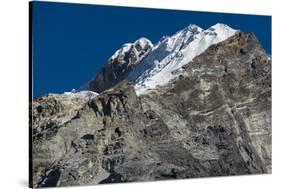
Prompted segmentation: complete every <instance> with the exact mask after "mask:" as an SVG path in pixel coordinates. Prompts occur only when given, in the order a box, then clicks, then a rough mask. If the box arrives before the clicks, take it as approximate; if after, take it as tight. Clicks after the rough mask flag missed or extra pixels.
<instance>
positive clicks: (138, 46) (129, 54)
mask: <svg viewBox="0 0 281 189" xmlns="http://www.w3.org/2000/svg"><path fill="white" fill-rule="evenodd" d="M152 47H153V45H152V44H151V42H150V41H149V40H148V39H146V38H140V39H138V40H137V41H135V42H134V43H132V44H131V43H127V44H125V45H123V47H122V48H121V49H119V50H118V51H117V52H116V53H115V54H114V55H113V56H112V57H111V58H109V60H108V62H107V64H106V66H105V67H104V68H103V69H102V70H101V71H100V72H99V73H98V75H97V76H96V77H95V79H94V80H92V81H90V82H89V83H88V84H87V86H86V87H85V88H86V89H89V90H92V91H95V92H102V91H104V90H106V89H109V88H111V87H113V86H114V85H115V84H117V83H118V82H120V81H122V80H124V79H125V78H126V77H127V75H128V74H129V72H130V71H131V70H132V69H133V68H134V67H135V66H136V65H137V64H138V63H139V62H140V61H141V60H142V59H143V58H144V57H146V55H147V54H148V53H149V52H150V50H151V48H152Z"/></svg>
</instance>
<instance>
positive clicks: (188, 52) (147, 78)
mask: <svg viewBox="0 0 281 189" xmlns="http://www.w3.org/2000/svg"><path fill="white" fill-rule="evenodd" d="M235 32H236V30H234V29H232V28H230V27H229V26H227V25H224V24H216V25H214V26H212V27H210V28H209V29H207V30H203V29H202V28H199V27H198V26H196V25H190V26H188V27H187V28H185V29H183V30H181V31H179V32H177V33H176V34H175V35H173V36H171V37H166V38H165V39H163V40H162V41H161V42H159V43H158V44H157V45H156V46H155V47H154V48H153V49H152V52H151V53H150V54H149V55H148V56H147V57H146V58H145V59H144V60H143V61H142V63H140V64H139V65H138V66H137V67H136V68H135V69H134V70H132V72H130V74H129V76H128V80H130V81H133V82H135V85H136V86H135V87H136V90H137V93H138V94H142V93H145V92H146V91H147V90H148V89H153V88H155V87H157V86H158V85H160V86H161V85H165V84H168V82H169V81H170V80H172V79H174V78H175V77H176V76H175V75H173V74H172V72H173V71H174V70H176V69H178V68H180V67H182V66H183V65H184V64H187V63H188V62H189V61H191V60H192V59H193V58H194V57H195V56H197V55H199V54H201V53H202V52H203V51H204V50H205V49H207V48H208V47H209V46H211V45H213V44H216V43H218V42H221V41H223V40H225V39H227V38H229V37H231V36H232V35H234V34H235ZM163 52H164V53H163ZM165 52H166V53H165ZM155 55H156V56H155ZM159 55H161V56H159Z"/></svg>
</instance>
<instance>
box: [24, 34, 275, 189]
mask: <svg viewBox="0 0 281 189" xmlns="http://www.w3.org/2000/svg"><path fill="white" fill-rule="evenodd" d="M110 69H111V68H110ZM111 73H112V72H111V71H109V72H108V77H109V75H111ZM175 74H178V75H179V76H178V78H176V79H175V80H174V81H173V82H172V83H170V84H168V85H166V86H162V87H158V88H156V89H154V90H151V91H150V93H148V94H145V95H141V96H137V95H136V92H135V90H134V86H133V84H131V83H129V82H126V81H121V80H122V79H118V82H117V81H116V82H115V81H114V82H113V83H110V84H109V85H107V86H106V87H105V88H104V89H107V88H110V89H109V90H103V89H102V88H100V91H102V93H100V94H99V95H98V96H96V97H95V98H93V99H84V98H82V97H79V96H77V97H74V96H71V95H48V96H44V97H41V98H39V99H36V100H34V101H33V102H32V107H31V108H32V115H31V119H32V121H33V124H32V125H30V128H31V130H32V131H33V135H32V137H33V141H32V144H33V146H32V152H33V162H32V163H33V170H32V172H33V186H34V187H47V186H70V185H80V184H99V183H115V182H132V181H152V180H163V179H178V178H194V177H208V176H226V175H243V174H262V173H271V57H270V56H268V55H267V54H266V53H265V51H264V50H263V49H262V47H261V46H260V44H259V42H258V40H257V39H256V37H255V36H254V35H253V34H244V33H241V32H238V33H237V34H235V35H234V36H233V37H231V38H229V39H227V40H226V41H223V42H221V43H218V44H217V45H213V46H210V47H209V48H208V49H207V50H206V51H205V52H203V53H202V54H201V55H199V56H197V57H196V58H194V59H193V61H192V62H189V63H188V64H186V65H185V66H183V67H182V68H180V69H179V70H176V71H175ZM98 77H100V76H97V78H98ZM106 77H107V76H106ZM97 80H99V79H97ZM97 80H95V81H96V82H97V83H99V81H97ZM101 80H103V79H101ZM120 81H121V82H120ZM95 88H96V87H95Z"/></svg>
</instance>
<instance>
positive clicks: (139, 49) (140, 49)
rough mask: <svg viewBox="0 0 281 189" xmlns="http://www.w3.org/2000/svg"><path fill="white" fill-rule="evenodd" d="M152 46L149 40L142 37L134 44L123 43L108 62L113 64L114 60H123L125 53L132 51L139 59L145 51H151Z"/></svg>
mask: <svg viewBox="0 0 281 189" xmlns="http://www.w3.org/2000/svg"><path fill="white" fill-rule="evenodd" d="M152 47H153V44H152V43H151V41H150V40H148V39H146V38H144V37H142V38H140V39H138V40H136V41H135V42H134V43H125V44H124V45H123V46H122V47H121V48H120V49H119V50H117V51H116V52H115V53H114V54H113V55H112V56H111V57H110V58H109V61H110V62H113V61H114V60H115V59H118V58H123V57H124V56H125V55H126V54H127V53H130V52H131V51H133V52H134V53H135V54H136V55H137V56H138V55H140V56H139V57H140V58H141V57H142V56H143V55H144V54H145V52H144V51H146V50H147V49H151V48H152Z"/></svg>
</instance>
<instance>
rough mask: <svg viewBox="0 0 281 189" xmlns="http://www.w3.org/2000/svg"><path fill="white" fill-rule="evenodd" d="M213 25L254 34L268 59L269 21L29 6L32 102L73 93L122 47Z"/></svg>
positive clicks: (186, 13)
mask: <svg viewBox="0 0 281 189" xmlns="http://www.w3.org/2000/svg"><path fill="white" fill-rule="evenodd" d="M187 8H188V7H187ZM218 22H220V23H225V24H227V25H229V26H231V27H232V28H235V29H240V30H241V31H243V32H254V33H255V34H256V36H257V37H258V39H259V40H260V42H261V44H262V46H263V47H264V48H265V50H266V51H267V52H268V53H269V54H271V17H269V16H255V15H238V14H221V13H207V12H193V11H177V10H161V9H143V8H128V7H113V6H96V5H83V4H66V3H49V2H34V8H33V49H34V51H33V52H34V54H33V60H34V61H33V69H34V70H33V76H34V77H33V81H34V82H33V84H34V86H33V87H34V88H33V96H34V97H35V98H36V97H38V96H42V95H44V94H46V93H62V92H64V91H70V90H71V89H73V88H79V87H80V86H81V85H82V84H84V83H86V82H87V81H88V80H89V79H91V78H92V77H94V76H95V74H96V73H97V72H98V71H99V70H100V69H101V68H102V66H104V64H105V63H106V60H107V59H108V58H109V57H110V56H111V55H112V54H113V53H114V52H115V51H116V50H117V49H119V48H120V47H121V46H122V44H124V43H126V42H133V41H135V40H136V39H138V38H140V37H146V38H148V39H150V40H151V41H152V42H153V43H155V42H157V41H158V40H159V39H160V38H161V37H162V36H163V35H172V34H173V33H175V32H176V31H178V30H180V29H182V28H184V27H185V26H187V25H189V24H191V23H193V24H196V25H198V26H200V27H202V28H205V29H207V28H208V27H210V26H212V25H214V24H216V23H218Z"/></svg>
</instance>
